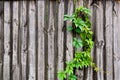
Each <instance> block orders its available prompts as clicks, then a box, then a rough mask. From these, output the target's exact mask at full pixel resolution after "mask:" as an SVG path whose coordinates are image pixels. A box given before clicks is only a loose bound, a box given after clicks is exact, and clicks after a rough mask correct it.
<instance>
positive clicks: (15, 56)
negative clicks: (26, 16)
mask: <svg viewBox="0 0 120 80" xmlns="http://www.w3.org/2000/svg"><path fill="white" fill-rule="evenodd" d="M18 9H19V3H18V2H13V19H12V22H13V31H12V33H13V35H12V36H13V44H12V45H13V54H12V70H13V72H12V79H13V80H19V73H20V71H19V70H20V66H19V51H18V39H19V38H18V32H19V31H18V29H19V20H18Z"/></svg>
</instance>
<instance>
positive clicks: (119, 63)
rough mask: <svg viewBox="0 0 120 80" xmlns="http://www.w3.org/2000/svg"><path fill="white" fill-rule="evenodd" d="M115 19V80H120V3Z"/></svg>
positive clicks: (116, 9)
mask: <svg viewBox="0 0 120 80" xmlns="http://www.w3.org/2000/svg"><path fill="white" fill-rule="evenodd" d="M114 8H115V11H116V14H115V13H114V15H113V19H114V80H120V69H119V67H120V49H119V47H120V40H119V39H120V35H119V31H120V24H119V23H120V15H119V13H120V2H115V7H114Z"/></svg>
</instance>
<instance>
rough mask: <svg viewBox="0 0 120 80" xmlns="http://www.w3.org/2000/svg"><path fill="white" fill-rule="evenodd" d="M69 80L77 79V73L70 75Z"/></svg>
mask: <svg viewBox="0 0 120 80" xmlns="http://www.w3.org/2000/svg"><path fill="white" fill-rule="evenodd" d="M69 80H77V77H76V76H75V75H70V76H69Z"/></svg>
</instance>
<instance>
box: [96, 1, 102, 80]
mask: <svg viewBox="0 0 120 80" xmlns="http://www.w3.org/2000/svg"><path fill="white" fill-rule="evenodd" d="M96 7H97V9H96V26H95V27H96V32H95V33H96V43H95V46H96V63H97V66H98V69H99V70H98V72H97V80H103V77H104V75H103V46H104V36H103V35H104V34H103V33H104V32H103V5H102V2H99V4H98V6H96Z"/></svg>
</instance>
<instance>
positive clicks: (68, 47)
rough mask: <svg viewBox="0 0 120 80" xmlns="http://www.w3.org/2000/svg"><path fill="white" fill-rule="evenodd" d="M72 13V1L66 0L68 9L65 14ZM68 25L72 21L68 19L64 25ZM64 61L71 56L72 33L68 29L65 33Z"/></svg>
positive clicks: (68, 59) (70, 24)
mask: <svg viewBox="0 0 120 80" xmlns="http://www.w3.org/2000/svg"><path fill="white" fill-rule="evenodd" d="M72 13H73V1H72V0H69V1H68V11H67V14H68V15H72ZM68 26H72V23H71V22H70V21H67V23H66V27H68ZM66 35H67V36H66V37H67V38H66V46H67V49H66V61H70V60H71V59H72V58H73V45H72V41H73V34H72V33H71V32H69V31H67V33H66Z"/></svg>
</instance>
